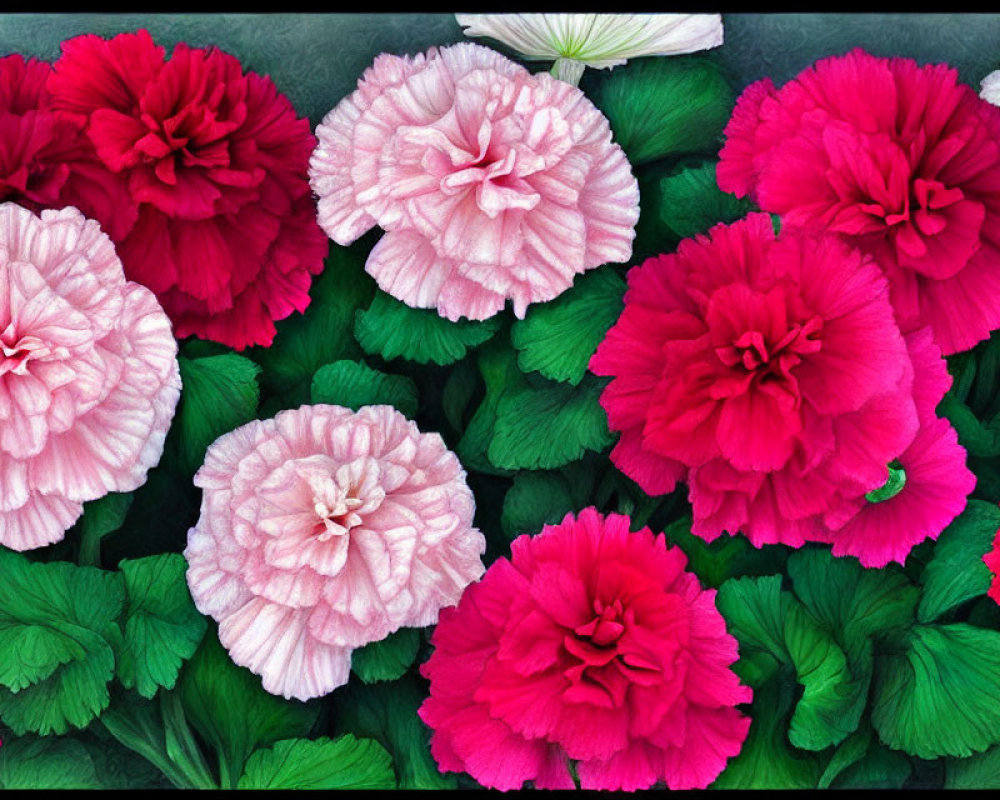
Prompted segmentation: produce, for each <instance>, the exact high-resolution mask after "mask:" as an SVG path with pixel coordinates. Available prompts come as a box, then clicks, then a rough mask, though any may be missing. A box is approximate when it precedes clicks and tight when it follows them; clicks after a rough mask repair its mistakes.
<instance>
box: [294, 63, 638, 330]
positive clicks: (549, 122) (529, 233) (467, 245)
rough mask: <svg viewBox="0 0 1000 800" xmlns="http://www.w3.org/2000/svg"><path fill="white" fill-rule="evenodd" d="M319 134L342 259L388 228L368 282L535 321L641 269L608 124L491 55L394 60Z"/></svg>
mask: <svg viewBox="0 0 1000 800" xmlns="http://www.w3.org/2000/svg"><path fill="white" fill-rule="evenodd" d="M316 136H317V138H318V140H319V144H318V146H317V148H316V150H315V151H314V153H313V156H312V159H311V161H310V167H309V174H310V182H311V185H312V188H313V191H315V193H316V194H317V195H318V197H319V204H318V213H319V223H320V226H321V227H322V228H323V229H324V230H325V231H326V232H327V234H328V235H329V236H330V238H331V239H333V240H334V241H335V242H337V243H338V244H342V245H347V244H350V243H351V242H353V241H354V240H355V239H357V238H358V237H359V236H360V235H361V234H363V233H364V232H365V231H367V230H369V229H370V228H372V227H373V226H375V225H378V226H380V227H381V228H383V229H384V230H385V231H386V233H385V235H384V236H383V237H382V238H381V240H379V242H378V244H376V245H375V247H374V248H373V249H372V252H371V254H370V255H369V257H368V262H367V264H366V269H367V271H368V272H369V274H371V275H372V276H373V277H374V278H375V280H376V281H377V282H378V285H379V286H380V287H381V288H382V289H383V290H384V291H386V292H388V293H389V294H391V295H392V296H393V297H395V298H397V299H399V300H402V301H403V302H404V303H406V304H407V305H409V306H412V307H415V308H436V309H437V312H438V314H440V315H441V316H443V317H447V318H448V319H450V320H458V319H459V318H460V317H468V318H469V319H473V320H481V319H486V318H487V317H491V316H493V315H494V314H496V313H497V312H499V311H501V310H502V309H503V307H504V304H505V302H506V300H507V299H508V298H509V299H511V300H512V301H513V305H514V313H515V314H516V315H517V316H518V317H523V316H524V313H525V309H526V308H527V306H528V304H529V303H538V302H545V301H547V300H551V299H552V298H554V297H556V296H557V295H559V294H560V293H562V292H563V291H565V290H566V289H568V288H569V287H570V286H571V285H572V283H573V279H574V277H575V276H576V275H577V274H579V273H581V272H583V271H584V270H587V269H592V268H593V267H597V266H600V265H601V264H605V263H607V262H610V261H618V262H620V261H627V260H628V258H629V257H630V256H631V253H632V240H633V239H634V238H635V224H636V221H637V220H638V217H639V206H638V203H639V190H638V184H637V182H636V179H635V177H634V176H633V175H632V171H631V168H630V166H629V163H628V160H627V159H626V158H625V154H624V152H623V151H622V149H621V148H620V147H619V146H618V145H616V144H613V143H612V141H611V129H610V127H609V125H608V121H607V119H606V118H605V117H604V116H603V115H602V114H601V112H600V111H598V110H597V108H596V107H595V106H594V105H593V104H592V103H591V102H590V101H589V100H587V98H586V97H584V95H583V93H582V92H581V91H580V90H579V89H577V88H576V87H573V86H569V85H568V84H566V83H564V82H562V81H559V80H556V79H555V78H553V77H552V76H550V75H547V74H544V73H541V74H538V75H532V74H530V73H529V72H528V71H527V70H526V69H524V68H523V67H521V66H519V65H517V64H515V63H514V62H513V61H511V60H509V59H507V58H505V57H504V56H502V55H500V54H499V53H497V52H495V51H493V50H490V49H488V48H485V47H482V46H480V45H476V44H471V43H463V44H457V45H453V46H452V47H446V48H442V49H440V50H438V49H435V48H431V49H430V50H429V51H428V52H427V54H426V55H418V56H416V57H414V58H410V57H397V56H392V55H385V54H383V55H380V56H379V57H378V58H376V60H375V62H374V64H373V65H372V67H371V68H369V69H368V70H367V71H366V72H365V73H364V75H363V76H362V77H361V79H360V80H359V81H358V89H357V90H356V91H355V92H354V93H353V94H351V95H350V96H348V97H346V98H345V99H344V100H342V101H341V102H340V103H339V104H338V105H337V106H336V107H335V108H334V109H333V110H332V111H330V113H329V114H327V116H326V117H325V118H324V120H323V122H322V123H321V124H320V125H319V126H318V127H317V129H316Z"/></svg>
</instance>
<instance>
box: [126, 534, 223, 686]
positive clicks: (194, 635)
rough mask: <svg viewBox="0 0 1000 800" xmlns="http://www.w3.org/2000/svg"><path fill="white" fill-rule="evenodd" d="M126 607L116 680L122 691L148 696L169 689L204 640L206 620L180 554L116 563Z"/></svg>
mask: <svg viewBox="0 0 1000 800" xmlns="http://www.w3.org/2000/svg"><path fill="white" fill-rule="evenodd" d="M119 568H120V569H121V572H122V576H123V577H124V579H125V592H126V595H127V597H128V607H127V610H126V613H125V640H124V646H123V647H122V652H121V657H120V658H119V661H118V667H117V671H118V677H119V679H120V680H121V682H122V685H123V686H124V687H125V688H126V689H132V688H135V690H136V691H138V692H139V694H141V695H142V696H143V697H152V696H153V695H154V694H156V691H157V689H158V688H159V687H160V686H164V687H166V688H167V689H173V688H174V684H175V683H176V682H177V674H178V672H179V671H180V668H181V664H183V663H184V662H185V661H186V660H187V659H189V658H190V657H191V656H192V655H193V654H194V651H195V650H196V649H197V647H198V643H199V642H200V641H201V639H202V637H203V636H204V635H205V629H206V627H207V625H206V621H205V618H204V617H203V616H202V615H201V614H199V613H198V609H196V608H195V607H194V603H193V602H192V601H191V594H190V592H189V591H188V586H187V580H186V577H185V572H186V570H187V562H186V561H185V560H184V557H183V556H182V555H180V554H178V553H164V554H162V555H156V556H148V557H147V558H141V559H137V560H127V559H126V560H123V561H122V562H121V563H120V564H119Z"/></svg>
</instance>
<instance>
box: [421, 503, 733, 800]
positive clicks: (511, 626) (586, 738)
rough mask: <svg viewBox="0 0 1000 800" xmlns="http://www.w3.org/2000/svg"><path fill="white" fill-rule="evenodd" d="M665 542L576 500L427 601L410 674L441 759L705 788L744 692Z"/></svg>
mask: <svg viewBox="0 0 1000 800" xmlns="http://www.w3.org/2000/svg"><path fill="white" fill-rule="evenodd" d="M686 563H687V559H686V558H685V556H684V554H683V553H682V552H681V550H680V549H679V548H676V547H668V546H667V545H666V542H665V539H664V536H663V534H659V535H657V536H654V535H653V533H652V532H651V531H650V530H649V528H642V529H641V530H638V531H635V532H631V531H629V518H628V517H626V516H622V515H620V514H609V515H608V516H607V518H605V517H603V516H602V515H601V514H600V513H598V512H597V510H596V509H594V508H586V509H584V510H583V511H581V512H580V514H579V517H578V518H576V519H574V517H573V515H572V514H567V515H566V517H565V519H563V521H562V522H561V523H559V524H558V525H546V526H545V527H544V528H543V529H542V531H541V533H539V534H537V535H536V536H527V535H524V536H520V537H518V538H517V539H515V540H514V542H513V544H512V545H511V556H510V560H508V559H506V558H501V559H499V560H497V561H496V562H494V563H493V564H492V565H491V566H490V568H489V570H488V571H487V572H486V575H485V577H484V578H483V579H482V581H480V582H479V583H476V584H473V585H472V586H470V587H469V588H468V589H466V591H465V594H464V595H463V596H462V599H461V601H460V602H459V604H458V607H457V608H453V609H447V610H445V611H443V612H442V613H441V621H440V623H439V624H438V626H437V628H436V629H435V631H434V634H433V637H432V639H431V643H432V644H433V645H434V647H435V650H434V652H433V653H432V654H431V657H430V659H429V660H428V661H427V662H426V663H425V664H424V665H423V667H422V668H421V672H422V673H423V674H424V676H425V677H427V678H428V679H429V680H430V697H428V698H427V700H425V701H424V703H423V705H422V706H421V707H420V710H419V712H418V713H419V715H420V717H421V719H423V720H424V722H426V723H427V724H428V725H429V726H430V727H431V728H432V729H433V734H432V736H431V753H432V755H433V756H434V758H435V760H436V761H437V763H438V766H439V768H440V769H441V770H442V771H450V772H468V773H469V774H470V775H472V777H473V778H475V779H476V780H477V781H478V782H479V783H481V784H483V785H484V786H488V787H491V788H496V789H501V790H509V789H520V788H521V787H522V785H523V784H524V782H525V781H533V783H534V786H535V788H539V789H572V788H574V783H573V778H572V776H571V773H570V760H572V761H575V762H576V774H577V776H578V777H579V780H580V786H581V787H582V788H584V789H611V790H617V789H624V790H626V791H634V790H636V789H648V788H649V787H650V786H652V785H653V784H654V783H656V782H657V781H665V782H666V784H667V786H668V787H669V788H671V789H694V788H705V787H706V786H708V785H709V784H710V783H711V782H712V781H714V780H715V779H716V777H718V775H719V773H720V772H722V770H723V768H724V767H725V765H726V761H727V760H728V759H729V758H731V757H732V756H735V755H736V754H737V753H739V752H740V749H741V747H742V745H743V741H744V739H745V738H746V735H747V730H748V729H749V727H750V719H749V718H748V717H746V716H744V715H743V714H741V713H740V712H739V711H738V710H737V709H736V708H735V706H736V705H737V704H740V703H749V702H750V701H751V699H752V692H751V690H750V688H749V687H747V686H743V685H741V684H740V680H739V678H738V677H737V676H736V674H735V673H734V672H733V671H732V669H730V665H731V664H732V663H733V662H735V661H736V660H737V657H738V654H737V643H736V639H735V638H733V636H731V635H730V634H729V633H727V632H726V623H725V620H724V619H723V618H722V615H721V614H720V613H719V611H718V610H717V609H716V607H715V591H714V590H704V589H702V588H701V586H700V584H699V583H698V579H697V578H696V577H695V576H694V574H692V573H691V572H688V571H686V570H685V569H684V567H685V565H686Z"/></svg>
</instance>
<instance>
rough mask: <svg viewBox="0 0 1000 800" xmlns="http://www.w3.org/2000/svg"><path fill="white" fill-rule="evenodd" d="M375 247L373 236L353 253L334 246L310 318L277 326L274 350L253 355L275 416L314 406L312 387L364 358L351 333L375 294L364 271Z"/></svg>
mask: <svg viewBox="0 0 1000 800" xmlns="http://www.w3.org/2000/svg"><path fill="white" fill-rule="evenodd" d="M373 244H374V239H373V235H369V236H364V237H362V238H361V239H359V240H358V241H357V242H355V243H354V244H353V245H352V246H351V247H340V246H338V245H336V244H331V245H330V255H329V257H328V258H327V260H326V265H325V267H324V269H323V272H321V273H320V274H319V275H317V276H316V277H315V278H313V282H312V286H311V287H310V289H309V297H310V298H311V302H310V303H309V306H308V308H306V311H305V313H304V314H292V315H291V316H290V317H288V318H287V319H284V320H281V321H279V322H278V323H276V325H275V327H277V329H278V333H277V334H276V335H275V337H274V341H273V342H272V344H271V345H270V346H269V347H253V348H251V349H250V350H248V351H247V354H248V355H249V356H250V357H251V358H252V359H253V360H254V361H256V362H257V363H258V364H260V365H261V367H263V372H262V373H261V376H260V381H261V386H262V387H263V388H264V390H265V391H266V392H267V394H269V395H271V396H272V397H273V398H274V399H275V401H276V402H275V405H276V406H277V408H274V409H273V410H278V409H280V408H296V407H298V406H299V405H301V404H302V403H306V402H308V401H309V386H310V382H311V381H312V378H313V375H314V374H315V372H316V370H318V369H319V368H320V367H321V366H323V365H324V364H330V363H333V362H334V361H340V360H342V359H345V358H347V359H351V358H357V357H358V356H360V355H361V348H360V347H359V346H358V343H357V342H356V341H355V339H354V337H353V336H352V334H351V331H352V329H353V327H354V315H355V312H356V311H357V310H359V309H360V308H363V307H364V306H365V305H366V304H367V303H368V302H369V301H370V300H371V299H372V296H373V295H374V294H375V288H376V287H375V281H374V280H372V278H370V277H369V276H368V275H367V274H365V271H364V266H365V259H366V258H367V257H368V252H369V250H371V248H372V245H373ZM272 413H273V411H272Z"/></svg>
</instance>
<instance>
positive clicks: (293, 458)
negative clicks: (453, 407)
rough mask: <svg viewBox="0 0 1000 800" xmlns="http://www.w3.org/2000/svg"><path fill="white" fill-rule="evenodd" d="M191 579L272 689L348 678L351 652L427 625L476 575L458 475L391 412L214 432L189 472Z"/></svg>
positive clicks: (311, 690)
mask: <svg viewBox="0 0 1000 800" xmlns="http://www.w3.org/2000/svg"><path fill="white" fill-rule="evenodd" d="M195 484H196V485H197V486H199V487H200V488H201V489H202V490H203V492H204V493H203V496H202V505H201V517H200V518H199V520H198V524H197V525H196V526H195V527H194V528H192V529H191V531H190V533H189V534H188V545H187V549H186V550H185V551H184V556H185V558H187V561H188V564H189V567H188V583H189V585H190V587H191V595H192V597H193V598H194V601H195V604H196V605H197V607H198V609H199V610H200V611H201V612H202V613H203V614H209V615H211V616H213V617H215V618H216V619H217V620H218V621H219V640H220V641H221V642H222V644H223V645H224V646H225V647H226V648H227V649H228V650H229V654H230V656H231V657H232V659H233V660H234V661H235V662H236V663H237V664H242V665H244V666H246V667H249V668H250V669H251V670H253V671H254V672H256V673H257V674H259V675H260V676H261V677H262V678H263V680H264V688H265V689H267V690H268V691H269V692H273V693H274V694H281V695H284V696H285V697H296V698H298V699H300V700H307V699H309V698H310V697H318V696H320V695H323V694H327V693H329V692H331V691H333V689H335V688H336V687H338V686H341V685H343V684H345V683H347V678H348V675H349V673H350V670H351V651H352V650H353V649H354V648H357V647H361V646H362V645H365V644H368V643H369V642H374V641H378V640H380V639H384V638H385V637H386V636H388V635H389V634H390V633H392V632H393V631H394V630H396V629H397V628H399V627H401V626H409V627H421V626H424V625H432V624H434V623H435V622H436V621H437V615H438V611H439V609H440V608H441V607H442V606H447V605H452V604H454V603H455V602H457V601H458V598H459V596H460V595H461V593H462V590H463V589H464V588H465V586H466V585H467V584H468V583H469V582H470V581H473V580H475V579H477V578H478V577H479V576H480V575H481V574H482V572H483V564H482V562H481V561H480V558H479V557H480V554H481V553H482V552H483V550H484V549H485V541H484V539H483V535H482V534H481V533H479V531H477V530H476V529H475V528H473V527H472V513H473V510H474V507H475V506H474V503H473V499H472V492H470V491H469V488H468V486H466V484H465V472H464V470H463V469H462V466H461V464H459V462H458V459H457V458H456V457H455V455H454V454H453V453H451V452H450V451H448V450H447V449H446V448H445V446H444V442H443V441H442V440H441V437H440V436H439V435H437V434H425V433H420V431H419V430H417V426H416V424H415V423H413V422H410V421H409V420H407V419H406V418H405V417H404V416H403V415H402V414H400V413H399V412H398V411H396V410H395V409H393V408H392V407H390V406H365V407H362V408H361V410H360V411H358V412H356V413H355V412H352V411H351V410H350V409H346V408H341V407H339V406H327V405H313V406H302V407H301V408H299V409H296V410H289V411H282V412H280V413H279V414H278V415H277V416H275V417H274V418H273V419H267V420H255V421H254V422H251V423H249V424H247V425H244V426H242V427H240V428H237V429H236V430H234V431H232V432H230V433H227V434H226V435H225V436H222V437H220V438H219V439H217V440H216V441H215V443H214V444H212V446H211V447H210V448H209V450H208V453H207V454H206V455H205V464H204V465H203V466H202V467H201V469H199V470H198V473H197V474H196V475H195Z"/></svg>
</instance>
